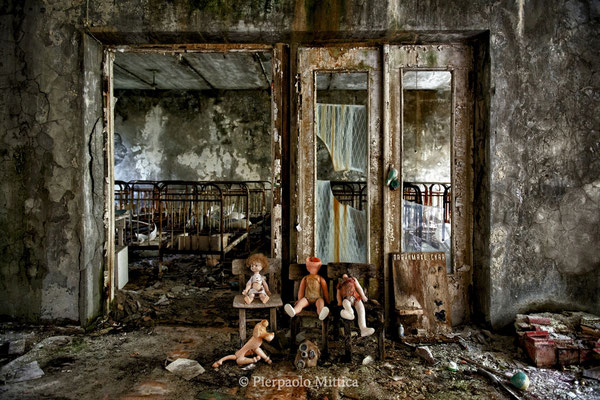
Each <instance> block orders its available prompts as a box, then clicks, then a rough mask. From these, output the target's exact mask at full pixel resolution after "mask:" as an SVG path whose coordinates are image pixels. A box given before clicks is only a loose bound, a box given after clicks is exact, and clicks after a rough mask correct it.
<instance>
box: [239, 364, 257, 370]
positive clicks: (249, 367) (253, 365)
mask: <svg viewBox="0 0 600 400" xmlns="http://www.w3.org/2000/svg"><path fill="white" fill-rule="evenodd" d="M254 368H256V364H254V363H252V364H248V365H246V366H245V367H242V368H240V369H241V370H242V371H250V370H251V369H254Z"/></svg>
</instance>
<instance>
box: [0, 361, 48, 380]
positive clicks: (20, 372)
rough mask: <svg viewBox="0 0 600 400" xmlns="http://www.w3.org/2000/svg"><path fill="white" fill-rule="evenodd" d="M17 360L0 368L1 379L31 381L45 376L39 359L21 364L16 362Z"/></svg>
mask: <svg viewBox="0 0 600 400" xmlns="http://www.w3.org/2000/svg"><path fill="white" fill-rule="evenodd" d="M17 360H18V359H17ZM17 360H14V361H13V362H10V363H8V364H6V365H5V366H4V367H2V369H0V380H2V381H4V382H6V383H13V382H24V381H30V380H33V379H38V378H41V377H42V376H44V371H42V369H41V368H40V366H39V365H38V362H37V361H32V362H30V363H27V364H20V363H18V362H15V361H17Z"/></svg>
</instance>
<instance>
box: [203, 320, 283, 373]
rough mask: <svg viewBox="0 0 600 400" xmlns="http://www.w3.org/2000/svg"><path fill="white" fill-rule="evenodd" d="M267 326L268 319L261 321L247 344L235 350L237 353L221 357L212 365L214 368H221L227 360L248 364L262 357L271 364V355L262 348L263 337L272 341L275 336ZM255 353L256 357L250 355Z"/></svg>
mask: <svg viewBox="0 0 600 400" xmlns="http://www.w3.org/2000/svg"><path fill="white" fill-rule="evenodd" d="M267 326H269V322H268V321H267V320H266V319H263V320H262V321H260V322H259V323H258V324H256V326H255V327H254V331H253V332H252V337H251V338H250V339H248V341H247V342H246V344H245V345H244V346H243V347H242V348H241V349H239V350H238V351H236V352H235V354H231V355H229V356H225V357H223V358H221V359H220V360H219V361H217V362H215V363H214V364H213V365H212V366H213V368H219V367H220V366H221V365H222V364H223V362H224V361H227V360H235V361H236V362H237V364H238V365H246V364H252V363H254V362H257V361H258V360H260V359H263V360H265V361H266V362H267V364H271V363H272V361H271V359H270V358H269V356H267V355H266V353H265V352H264V351H263V349H261V348H260V346H261V345H262V342H263V339H264V340H266V341H267V342H270V341H271V340H273V338H274V337H275V334H274V333H273V332H267ZM253 354H256V356H255V357H248V356H251V355H253Z"/></svg>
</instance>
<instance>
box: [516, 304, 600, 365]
mask: <svg viewBox="0 0 600 400" xmlns="http://www.w3.org/2000/svg"><path fill="white" fill-rule="evenodd" d="M569 316H570V315H569V314H567V316H565V315H563V314H549V313H544V314H532V315H523V314H518V315H517V319H516V321H515V328H516V329H517V334H518V336H519V342H520V344H521V347H523V349H525V352H526V353H527V355H528V356H529V358H530V359H531V360H532V361H533V362H534V364H535V365H536V366H537V367H546V368H550V367H554V366H557V365H558V366H567V365H577V364H585V363H587V362H589V361H591V360H592V359H593V358H594V357H596V356H595V354H596V353H597V354H600V317H596V316H593V315H590V314H586V315H585V316H581V317H579V315H577V317H578V321H577V322H574V318H572V317H571V318H569Z"/></svg>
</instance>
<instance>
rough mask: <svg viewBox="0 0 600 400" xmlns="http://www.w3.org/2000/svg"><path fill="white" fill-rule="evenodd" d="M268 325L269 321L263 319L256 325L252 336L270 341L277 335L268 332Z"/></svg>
mask: <svg viewBox="0 0 600 400" xmlns="http://www.w3.org/2000/svg"><path fill="white" fill-rule="evenodd" d="M267 326H269V321H267V320H266V319H263V320H262V321H260V322H259V323H258V324H256V325H255V326H254V331H253V332H252V336H254V337H255V338H260V339H264V340H266V341H267V342H270V341H271V340H273V338H274V337H275V334H274V333H273V332H267Z"/></svg>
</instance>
